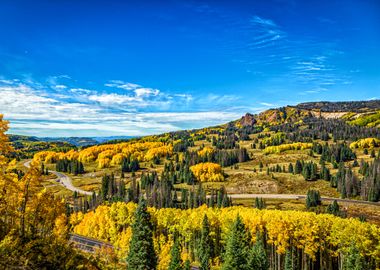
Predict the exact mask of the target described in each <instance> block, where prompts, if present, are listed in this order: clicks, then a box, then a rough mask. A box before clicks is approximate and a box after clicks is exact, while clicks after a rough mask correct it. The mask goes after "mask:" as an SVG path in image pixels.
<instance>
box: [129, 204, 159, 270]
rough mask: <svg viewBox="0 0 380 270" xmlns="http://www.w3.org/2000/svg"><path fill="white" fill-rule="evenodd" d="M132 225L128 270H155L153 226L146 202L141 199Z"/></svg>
mask: <svg viewBox="0 0 380 270" xmlns="http://www.w3.org/2000/svg"><path fill="white" fill-rule="evenodd" d="M134 218H135V220H134V222H133V224H132V239H131V242H130V244H129V254H128V257H127V265H128V270H150V269H156V266H157V258H156V254H155V252H154V246H153V225H152V222H151V220H150V214H149V213H148V210H147V206H146V202H145V200H144V199H141V200H140V202H139V205H138V206H137V209H136V212H135V216H134Z"/></svg>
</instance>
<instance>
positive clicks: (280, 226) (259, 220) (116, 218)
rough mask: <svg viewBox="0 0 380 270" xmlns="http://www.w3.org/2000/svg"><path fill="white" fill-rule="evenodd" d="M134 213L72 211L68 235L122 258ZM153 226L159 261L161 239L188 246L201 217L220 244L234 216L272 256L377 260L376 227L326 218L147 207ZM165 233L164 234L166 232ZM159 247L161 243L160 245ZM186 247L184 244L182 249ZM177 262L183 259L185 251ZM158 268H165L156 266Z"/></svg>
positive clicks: (127, 208) (129, 206)
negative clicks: (350, 255) (292, 251)
mask: <svg viewBox="0 0 380 270" xmlns="http://www.w3.org/2000/svg"><path fill="white" fill-rule="evenodd" d="M135 209H136V204H134V203H124V202H117V203H114V204H112V205H103V206H99V207H98V208H97V209H96V210H95V211H91V212H89V213H86V214H84V215H83V214H82V213H76V214H73V215H72V216H71V223H72V225H74V232H75V233H77V234H81V235H84V236H88V237H94V238H97V239H100V240H104V241H110V242H111V243H112V244H113V245H115V247H117V249H116V252H117V253H118V256H119V258H125V256H126V254H127V253H128V244H129V241H130V239H131V229H130V228H131V224H132V222H133V213H134V211H135ZM149 212H150V214H151V217H152V222H153V223H154V228H155V232H154V236H155V238H154V241H155V248H156V252H157V254H159V262H163V263H164V262H167V259H165V257H167V256H168V248H169V247H168V246H165V245H162V243H163V242H165V241H163V239H165V237H166V241H170V239H171V238H170V237H171V235H172V234H174V233H175V232H178V233H179V234H180V236H181V239H182V241H184V242H185V243H190V242H191V241H192V239H194V236H195V235H196V234H197V233H199V231H200V230H201V226H202V222H201V221H202V219H203V217H204V215H205V214H206V215H207V217H208V219H209V222H210V230H211V235H212V237H216V235H215V232H216V231H217V230H221V237H222V242H224V240H225V239H226V236H227V234H228V231H229V228H230V224H231V223H232V222H233V220H234V219H235V218H236V217H237V215H240V217H241V218H242V219H243V221H244V223H245V225H246V227H247V228H248V229H249V231H250V232H251V235H252V241H253V242H254V241H255V240H256V239H255V236H256V235H257V232H261V233H263V232H264V231H265V232H266V234H267V243H268V244H270V245H273V246H274V248H275V250H276V252H277V253H279V254H285V252H286V250H287V249H288V248H289V247H291V246H290V245H292V246H294V247H297V248H299V249H302V250H303V251H304V252H305V254H307V255H308V256H309V258H311V259H315V258H316V255H317V253H318V252H319V251H323V252H327V254H329V256H333V257H336V256H339V254H342V253H345V252H346V251H347V250H348V249H349V248H350V246H351V244H352V243H355V244H356V245H357V247H358V249H359V251H360V253H361V254H362V255H364V256H369V257H372V258H374V259H375V260H376V261H377V262H378V263H379V262H380V245H379V243H380V228H379V227H377V226H376V225H373V224H370V223H366V222H360V221H359V220H357V219H353V218H348V219H342V218H339V217H336V216H333V215H329V214H315V213H312V212H299V211H280V210H258V209H253V208H247V207H242V206H234V207H228V208H208V207H206V206H201V207H199V208H196V209H187V210H181V209H174V208H162V209H155V208H149ZM167 233H168V234H167ZM160 243H161V244H160ZM183 246H187V245H183ZM182 256H183V258H188V257H189V254H188V251H187V250H186V249H184V250H183V252H182ZM159 269H166V268H165V267H164V266H161V267H160V266H159Z"/></svg>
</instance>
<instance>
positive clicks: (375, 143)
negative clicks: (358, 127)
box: [350, 138, 380, 149]
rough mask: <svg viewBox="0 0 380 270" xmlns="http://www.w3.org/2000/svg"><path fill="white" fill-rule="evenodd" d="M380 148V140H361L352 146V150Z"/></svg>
mask: <svg viewBox="0 0 380 270" xmlns="http://www.w3.org/2000/svg"><path fill="white" fill-rule="evenodd" d="M379 146H380V140H379V139H377V138H365V139H360V140H357V141H355V142H352V143H351V144H350V148H352V149H355V148H374V147H379Z"/></svg>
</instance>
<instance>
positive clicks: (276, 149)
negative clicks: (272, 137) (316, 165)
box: [264, 142, 313, 154]
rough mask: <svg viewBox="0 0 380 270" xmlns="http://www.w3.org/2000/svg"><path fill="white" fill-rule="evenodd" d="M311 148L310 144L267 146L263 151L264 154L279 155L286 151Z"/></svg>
mask: <svg viewBox="0 0 380 270" xmlns="http://www.w3.org/2000/svg"><path fill="white" fill-rule="evenodd" d="M312 147H313V144H312V143H301V142H297V143H286V144H281V145H276V146H268V147H265V149H264V154H279V153H282V152H285V151H288V150H304V149H310V148H312Z"/></svg>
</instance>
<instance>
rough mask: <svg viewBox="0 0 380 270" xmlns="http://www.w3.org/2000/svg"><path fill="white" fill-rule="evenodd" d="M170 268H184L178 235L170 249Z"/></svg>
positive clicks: (178, 269)
mask: <svg viewBox="0 0 380 270" xmlns="http://www.w3.org/2000/svg"><path fill="white" fill-rule="evenodd" d="M168 270H182V261H181V252H180V247H179V241H178V237H177V239H176V240H175V241H174V245H173V247H172V249H171V251H170V263H169V268H168Z"/></svg>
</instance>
